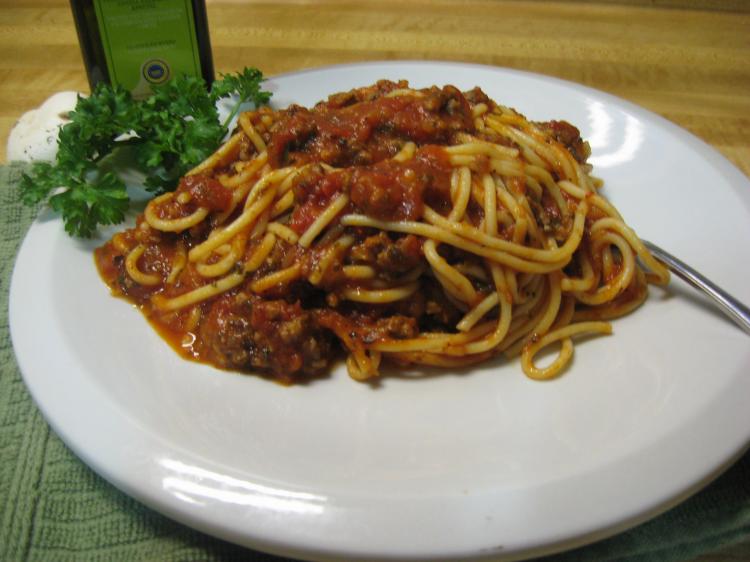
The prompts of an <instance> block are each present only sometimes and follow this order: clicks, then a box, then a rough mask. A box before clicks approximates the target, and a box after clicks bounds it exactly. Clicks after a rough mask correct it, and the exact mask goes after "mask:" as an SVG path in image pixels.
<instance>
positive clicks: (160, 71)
mask: <svg viewBox="0 0 750 562" xmlns="http://www.w3.org/2000/svg"><path fill="white" fill-rule="evenodd" d="M70 4H71V8H72V10H73V17H74V19H75V23H76V30H77V31H78V40H79V42H80V44H81V52H82V54H83V62H84V64H85V65H86V71H87V74H88V79H89V85H90V86H91V89H92V91H93V89H94V87H95V86H96V85H97V84H98V83H99V82H106V83H109V84H120V85H121V86H122V87H124V88H125V89H126V90H129V91H130V92H131V94H132V95H133V97H135V98H138V99H140V98H145V97H148V95H149V94H150V93H151V91H152V86H153V85H158V84H164V83H166V82H168V81H169V80H170V79H171V78H172V77H174V76H178V75H181V74H188V75H193V76H201V77H203V79H204V80H205V81H206V85H207V86H210V85H211V83H212V82H213V80H214V66H213V59H212V56H211V41H210V38H209V34H208V18H207V17H206V3H205V0H71V1H70Z"/></svg>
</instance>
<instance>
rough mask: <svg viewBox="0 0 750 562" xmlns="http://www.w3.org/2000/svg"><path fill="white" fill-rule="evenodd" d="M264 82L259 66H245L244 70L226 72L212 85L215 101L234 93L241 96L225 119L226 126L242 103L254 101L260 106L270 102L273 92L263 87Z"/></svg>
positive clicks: (212, 94) (212, 95) (256, 105)
mask: <svg viewBox="0 0 750 562" xmlns="http://www.w3.org/2000/svg"><path fill="white" fill-rule="evenodd" d="M262 82H263V74H262V73H261V71H260V70H258V69H257V68H245V69H244V70H243V71H242V72H237V73H235V74H224V75H222V77H221V80H219V81H217V82H214V84H213V86H212V87H211V97H212V98H213V100H214V102H215V101H217V100H218V99H219V98H223V97H226V96H229V95H231V94H233V93H236V94H237V96H238V98H239V99H238V101H237V104H236V105H235V106H234V109H233V110H232V112H231V113H230V114H229V115H228V116H227V118H226V120H225V121H224V124H223V126H224V127H228V126H229V123H231V121H232V119H234V117H235V116H236V115H237V113H238V112H239V110H240V106H241V105H242V104H244V103H247V102H252V103H253V104H254V105H255V107H259V106H261V105H264V104H267V103H268V101H269V100H270V99H271V92H266V91H264V90H262V89H261V84H262Z"/></svg>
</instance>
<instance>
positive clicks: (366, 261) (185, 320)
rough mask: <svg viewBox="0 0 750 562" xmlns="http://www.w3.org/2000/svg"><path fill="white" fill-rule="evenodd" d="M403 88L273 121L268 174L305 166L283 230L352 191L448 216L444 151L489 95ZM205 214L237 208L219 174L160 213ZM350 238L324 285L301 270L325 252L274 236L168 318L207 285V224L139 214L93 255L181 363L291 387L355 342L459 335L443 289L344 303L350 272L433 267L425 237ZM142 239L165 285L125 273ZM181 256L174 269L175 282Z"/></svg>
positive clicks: (363, 200)
mask: <svg viewBox="0 0 750 562" xmlns="http://www.w3.org/2000/svg"><path fill="white" fill-rule="evenodd" d="M404 87H406V83H403V82H388V81H381V82H378V83H377V84H375V85H374V86H371V87H368V88H359V89H356V90H352V91H350V92H344V93H342V94H337V95H334V96H332V97H331V98H329V99H328V100H327V101H325V102H321V103H320V104H318V105H316V106H315V107H314V108H312V109H306V108H302V107H299V106H292V107H290V108H288V109H286V110H283V111H279V112H276V113H275V120H274V121H273V124H272V125H271V126H270V127H269V128H268V129H267V130H264V131H263V132H262V137H263V140H264V141H265V143H266V145H267V151H268V162H269V164H270V165H271V167H272V168H281V167H285V166H301V165H304V164H309V166H305V167H304V168H302V170H301V172H300V173H299V174H298V177H297V178H295V183H294V185H293V188H292V189H293V190H294V194H295V206H294V208H293V209H292V212H291V214H290V216H289V220H288V221H287V226H289V227H290V228H291V229H292V230H293V231H294V232H296V233H297V234H298V235H300V234H302V233H303V232H305V231H306V230H307V228H308V227H309V226H310V225H311V224H312V223H313V222H314V221H315V219H316V218H317V217H318V216H320V214H321V213H322V212H323V211H324V210H325V209H326V207H327V206H328V205H329V203H330V202H331V201H332V200H333V199H334V198H335V197H336V196H338V195H339V194H342V193H346V194H347V195H348V196H349V203H348V205H347V207H346V208H345V209H344V210H343V211H342V214H343V213H361V214H365V215H368V216H370V217H372V218H375V219H379V220H384V221H401V220H405V221H416V220H419V219H421V218H422V216H423V213H424V210H425V206H426V205H430V206H431V207H433V208H435V209H437V210H438V211H439V212H442V211H443V210H444V209H447V208H450V205H451V201H450V176H451V164H450V162H449V161H448V157H447V155H446V153H445V152H444V151H443V150H442V148H441V146H443V145H446V144H453V143H454V141H455V138H456V135H459V134H462V133H469V134H474V133H476V131H475V130H474V124H473V123H474V121H473V117H472V114H471V108H470V104H469V100H471V102H472V103H480V102H481V103H491V102H490V100H489V99H488V98H487V97H486V96H485V95H484V94H483V93H482V92H481V90H478V89H475V90H472V91H470V92H467V94H466V95H464V94H462V93H461V92H460V91H459V90H457V89H456V88H454V87H452V86H447V87H444V88H437V87H432V88H429V89H426V90H421V91H420V94H419V95H411V96H390V95H389V94H391V93H392V92H394V91H396V90H399V89H401V88H404ZM264 111H266V112H268V111H270V110H264ZM256 115H261V116H262V112H258V113H257V114H256ZM550 127H552V129H553V130H554V131H555V134H556V135H557V136H559V137H560V138H561V139H564V141H565V142H566V143H568V144H572V145H575V146H578V144H577V143H578V141H579V140H580V137H579V136H578V135H577V134H574V133H573V132H572V131H570V130H569V129H568V128H566V127H565V126H564V125H555V124H551V125H550ZM575 133H577V130H575ZM408 142H412V143H415V145H416V152H415V154H414V157H413V158H410V159H408V160H406V161H404V162H400V161H396V160H393V159H392V158H393V156H395V155H396V154H398V153H399V151H401V150H402V149H403V148H404V146H405V145H406V143H408ZM579 148H580V151H581V154H583V148H581V147H579ZM239 151H240V155H239V156H240V157H243V155H245V156H247V157H250V156H252V155H251V154H250V153H251V152H252V147H251V146H250V145H248V144H247V143H245V144H242V145H241V146H240V148H239ZM326 166H328V167H327V168H326ZM330 167H334V168H335V169H333V170H332V169H331V168H330ZM199 207H204V208H207V209H208V210H209V211H211V212H216V213H217V214H218V213H224V212H229V211H230V210H231V208H232V191H231V190H230V189H228V188H225V187H224V186H223V185H222V184H221V183H220V182H219V181H217V180H216V179H214V178H212V177H209V176H206V175H194V176H188V177H185V178H183V179H182V180H181V182H180V184H179V185H178V187H177V189H176V192H175V197H174V198H173V199H172V202H170V203H166V204H164V205H160V206H159V207H158V208H159V212H158V215H159V218H161V219H174V218H182V217H185V216H188V215H189V214H190V213H192V212H193V211H195V210H196V209H197V208H199ZM238 212H239V211H235V213H238ZM468 212H470V213H472V212H481V210H480V211H476V210H472V208H469V210H468ZM549 214H550V216H552V215H553V214H554V209H549ZM231 219H232V217H231V216H230V218H229V219H228V220H231ZM204 224H205V223H204ZM348 232H349V234H350V235H352V236H354V237H355V239H356V240H355V243H354V244H353V245H352V246H351V247H350V248H349V250H348V251H347V252H346V253H344V254H342V255H341V256H336V259H335V260H334V263H333V264H332V265H331V267H330V268H329V271H330V273H329V274H327V276H326V277H325V278H323V279H321V280H320V281H319V283H318V284H317V285H313V284H311V283H310V282H308V281H307V280H306V274H307V273H309V272H311V271H313V270H314V269H315V267H316V264H317V263H318V261H319V260H320V259H321V255H322V253H323V252H325V251H326V248H325V247H324V248H322V249H321V248H320V246H318V247H315V248H311V249H304V248H302V247H300V246H299V245H291V244H288V243H285V242H283V241H281V240H279V241H277V244H276V247H275V249H274V250H273V252H272V253H271V254H270V255H269V256H268V257H267V258H266V260H265V262H264V263H263V264H262V265H261V267H259V268H258V269H257V270H256V271H255V272H253V273H251V274H248V275H246V278H245V279H244V281H243V282H242V283H240V284H239V285H238V286H236V287H234V288H232V289H231V290H229V291H227V292H225V293H223V294H222V295H220V296H218V297H215V298H213V299H209V300H206V301H203V302H201V303H199V304H197V305H194V306H189V307H185V308H183V309H179V310H176V311H171V312H164V311H160V310H158V309H157V307H155V306H154V305H153V299H158V298H162V297H163V298H174V297H177V296H179V295H182V294H185V293H188V292H190V291H191V290H193V289H195V288H198V287H201V286H204V285H205V284H206V278H205V277H202V276H201V275H200V274H199V273H198V271H197V270H196V266H195V265H194V264H192V263H191V262H190V261H189V260H187V259H186V256H187V254H188V253H189V252H190V250H191V248H193V247H195V246H197V245H198V244H200V243H201V242H203V241H204V240H205V239H206V237H207V236H208V234H209V229H208V228H207V227H205V226H204V227H201V226H200V225H198V226H196V227H193V228H189V229H187V230H185V231H183V232H179V233H176V232H159V231H155V230H154V229H151V228H150V227H149V226H148V224H147V223H146V221H145V220H144V218H143V217H139V219H138V221H137V224H136V226H135V227H134V228H132V229H130V230H127V231H125V232H124V233H121V234H118V235H116V236H115V237H114V238H113V239H112V240H111V241H110V242H108V243H107V244H105V245H104V246H102V247H101V248H99V249H97V251H96V254H95V259H96V263H97V266H98V268H99V271H100V273H101V276H102V277H103V279H104V280H105V281H106V283H107V284H108V285H109V286H110V288H111V289H112V291H113V293H114V294H115V295H118V296H122V297H124V298H126V299H127V300H129V301H130V302H132V303H134V304H135V305H136V306H138V307H139V308H140V309H141V310H142V311H143V312H144V314H145V315H146V317H147V318H149V320H150V321H151V323H152V324H153V325H154V327H155V328H156V329H157V330H158V331H159V333H160V334H161V335H162V336H163V337H164V338H165V339H166V340H167V341H168V342H169V343H170V344H171V345H172V347H173V348H174V349H176V350H177V351H178V352H179V353H180V354H181V355H183V356H184V357H186V358H190V359H194V360H198V361H201V362H207V363H210V364H212V365H215V366H217V367H220V368H225V369H231V370H236V371H243V372H253V373H258V372H260V373H265V374H266V375H269V376H271V377H272V378H274V379H275V380H279V381H281V382H284V383H291V382H297V381H300V380H304V379H307V378H309V377H312V376H316V375H319V374H320V373H323V372H325V371H326V370H327V369H328V367H329V366H330V363H331V361H332V360H333V359H334V358H335V357H336V356H338V355H340V353H339V347H338V346H339V343H338V342H340V341H343V342H345V343H346V344H347V345H348V346H353V345H356V342H357V341H361V342H373V341H378V340H381V339H398V338H409V337H413V336H415V335H417V334H418V333H419V332H420V330H425V329H445V330H451V329H452V327H453V326H455V322H456V321H457V319H458V318H460V316H461V313H460V312H459V311H458V310H457V309H456V308H455V307H454V306H453V305H452V304H450V302H449V301H447V300H446V299H445V298H444V296H443V295H442V293H441V291H440V290H439V289H438V288H437V287H432V288H431V286H430V281H427V282H426V285H425V286H424V290H423V291H419V292H417V293H415V294H414V296H413V297H412V298H410V299H407V300H406V301H403V302H399V303H395V304H394V303H392V304H388V305H361V304H357V303H351V302H348V301H344V300H342V299H339V298H338V296H337V295H338V294H339V292H340V291H342V290H344V289H345V288H346V283H347V278H346V277H345V276H343V275H341V271H342V268H344V267H345V266H347V265H364V266H370V267H372V268H373V269H374V270H375V271H376V272H377V275H378V279H381V280H383V281H391V280H394V279H398V278H399V277H400V276H403V275H405V274H408V273H409V272H412V271H414V270H415V269H416V268H418V267H420V266H421V263H422V262H423V261H424V256H423V251H422V241H421V240H420V239H418V238H417V237H415V236H412V235H409V236H405V235H398V234H393V233H390V234H386V233H383V232H373V230H372V229H365V228H353V229H348ZM259 243H260V242H259V240H257V239H256V240H251V241H249V242H248V244H247V246H246V248H245V250H244V251H245V256H249V255H252V253H253V251H254V250H255V248H256V247H257V245H258V244H259ZM139 245H141V246H143V247H144V248H145V249H144V251H143V253H142V254H141V255H140V257H139V258H138V261H137V267H138V269H139V270H140V271H141V272H143V273H144V274H146V275H150V276H155V277H156V278H158V279H159V282H158V283H155V284H152V285H143V284H139V283H138V282H136V281H134V280H133V279H132V278H131V277H130V276H129V275H128V274H127V268H126V264H125V262H126V258H127V256H128V254H129V253H130V252H131V251H132V250H133V249H134V248H136V247H138V246H139ZM181 258H184V259H183V261H184V265H183V267H182V269H181V271H180V272H179V275H178V276H177V277H176V280H172V281H173V282H169V283H167V278H168V276H169V275H170V272H171V271H172V270H173V265H174V264H175V263H176V262H179V261H180V259H181ZM217 259H218V258H217ZM295 264H298V265H299V266H300V267H301V269H302V272H303V277H302V278H301V279H300V280H298V281H295V282H293V283H292V284H291V285H288V286H284V289H283V290H270V291H268V292H267V293H264V295H263V297H260V296H257V295H255V294H254V293H253V291H252V290H251V289H250V285H251V284H252V283H253V282H254V281H256V280H257V279H259V278H261V277H262V276H264V275H267V274H269V273H271V272H274V271H279V270H281V269H284V268H287V267H290V266H294V265H295Z"/></svg>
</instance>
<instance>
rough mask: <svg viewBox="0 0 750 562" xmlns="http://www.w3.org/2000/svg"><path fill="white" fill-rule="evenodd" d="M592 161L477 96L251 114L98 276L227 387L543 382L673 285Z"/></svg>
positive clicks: (410, 96) (371, 94)
mask: <svg viewBox="0 0 750 562" xmlns="http://www.w3.org/2000/svg"><path fill="white" fill-rule="evenodd" d="M588 153H589V150H588V145H587V144H586V143H585V142H584V141H583V140H582V139H581V138H580V134H579V131H578V130H577V129H576V128H575V127H573V126H572V125H570V124H568V123H566V122H563V121H550V122H545V123H535V122H531V121H529V120H527V119H526V118H525V117H524V116H522V115H520V114H519V113H517V112H516V111H514V110H512V109H510V108H507V107H504V106H502V105H499V104H497V103H495V102H494V101H492V100H491V99H489V98H488V97H487V96H486V95H485V94H484V93H483V92H482V91H481V90H479V89H478V88H475V89H474V90H471V91H468V92H464V93H462V92H460V91H459V90H457V89H456V88H454V87H452V86H446V87H443V88H438V87H431V88H426V89H421V90H416V89H412V88H410V87H409V85H408V83H406V82H403V81H402V82H390V81H380V82H378V83H376V84H374V85H373V86H369V87H365V88H358V89H355V90H352V91H350V92H344V93H341V94H336V95H333V96H331V97H330V98H329V99H328V100H327V101H325V102H321V103H319V104H317V105H316V106H315V107H313V108H311V109H307V108H303V107H299V106H291V107H289V108H287V109H284V110H271V109H269V108H262V109H259V110H257V111H254V112H248V113H245V114H243V115H242V116H241V117H240V119H239V123H238V128H237V130H236V131H235V133H234V134H233V135H232V136H231V138H230V139H229V140H228V141H227V142H226V143H225V144H224V145H223V146H222V147H221V148H219V150H217V151H216V153H215V154H213V155H212V156H211V157H210V158H209V159H208V160H206V161H205V162H203V163H201V164H200V165H199V166H197V167H196V168H195V169H194V170H193V171H191V172H190V173H189V174H188V175H187V176H186V177H184V178H183V179H182V180H181V182H180V184H179V186H178V188H177V190H176V191H175V192H173V193H167V194H165V195H162V196H159V197H157V198H155V199H154V200H152V201H151V202H150V203H149V204H148V206H147V208H146V210H145V212H144V213H143V215H142V216H140V217H139V218H138V220H137V224H136V226H135V227H134V228H132V229H129V230H126V231H124V232H121V233H119V234H116V235H115V236H114V237H113V238H112V240H110V241H109V242H108V243H106V244H105V245H104V246H102V247H101V248H99V249H98V250H97V251H96V261H97V265H98V267H99V270H100V273H101V274H102V277H103V278H104V280H105V281H106V283H107V284H108V285H109V286H110V288H111V289H112V291H113V292H114V293H115V294H117V295H120V296H124V297H126V298H127V299H129V300H130V301H131V302H133V303H135V304H137V305H138V306H139V307H140V308H141V310H142V311H143V312H144V313H145V314H146V315H147V317H148V318H149V319H150V320H151V322H152V323H153V324H154V325H155V326H156V327H157V329H159V331H160V332H161V333H162V334H164V335H165V336H166V337H167V339H168V340H169V341H170V342H172V343H173V345H174V347H176V348H177V349H179V350H180V351H181V352H182V353H183V354H184V355H185V356H187V357H191V358H194V359H197V360H200V361H205V362H209V363H212V364H214V365H216V366H219V367H222V368H227V369H234V370H240V371H249V372H260V373H264V374H268V375H270V376H272V377H274V378H276V379H278V380H281V381H283V382H287V383H289V382H294V381H297V380H300V379H303V378H305V377H309V376H314V375H317V374H320V373H322V372H324V371H325V370H326V369H327V368H328V367H329V366H330V364H331V362H332V361H333V358H334V357H335V356H336V355H337V350H338V349H343V350H344V351H345V353H346V355H347V356H348V358H347V361H346V365H347V368H348V371H349V374H350V375H351V376H352V377H353V378H354V379H357V380H367V379H370V378H371V377H376V376H377V375H378V373H379V371H380V365H381V362H382V361H384V360H387V361H390V362H392V363H396V364H399V365H410V364H420V365H431V366H438V367H456V366H462V365H469V364H473V363H478V362H481V361H486V360H488V359H489V358H491V357H494V356H496V355H498V354H504V355H506V356H508V357H512V356H517V355H520V357H521V361H520V362H521V367H522V368H523V371H524V372H525V373H526V375H528V376H529V377H531V378H534V379H549V378H552V377H555V376H557V375H559V374H560V373H561V372H562V371H563V370H564V369H565V368H566V366H567V365H568V364H569V363H570V360H571V357H572V354H573V345H572V338H574V337H576V336H578V335H581V334H608V333H610V332H611V326H610V324H609V322H608V320H610V319H612V318H615V317H617V316H621V315H623V314H626V313H628V312H630V311H632V310H633V309H635V308H636V307H637V306H639V305H640V304H641V303H642V302H643V301H644V300H645V298H646V295H647V286H648V284H649V283H658V284H664V283H667V282H668V279H669V274H668V272H667V270H666V269H665V268H664V267H663V266H662V265H661V264H660V263H658V262H657V261H656V260H655V259H654V258H653V257H652V256H651V254H650V253H649V252H648V250H647V249H646V248H645V247H644V245H643V244H642V243H641V241H640V240H639V239H638V237H637V236H636V235H635V233H634V232H633V231H632V230H631V229H630V228H629V227H628V226H627V225H626V224H625V223H624V222H623V219H622V217H621V216H620V215H619V213H618V212H617V210H616V209H615V208H614V207H613V206H612V205H611V204H610V203H609V202H608V201H607V200H606V199H605V198H604V197H603V196H602V195H601V194H600V193H599V187H600V182H598V181H597V180H596V179H595V178H594V177H592V176H591V174H590V166H588V165H587V164H586V158H587V156H588ZM552 345H559V352H558V354H557V356H556V357H555V358H554V360H552V362H551V363H548V364H547V365H546V366H543V367H542V366H539V365H537V363H536V362H535V358H536V356H537V354H539V352H540V351H541V350H543V349H545V348H547V347H549V346H552Z"/></svg>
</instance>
